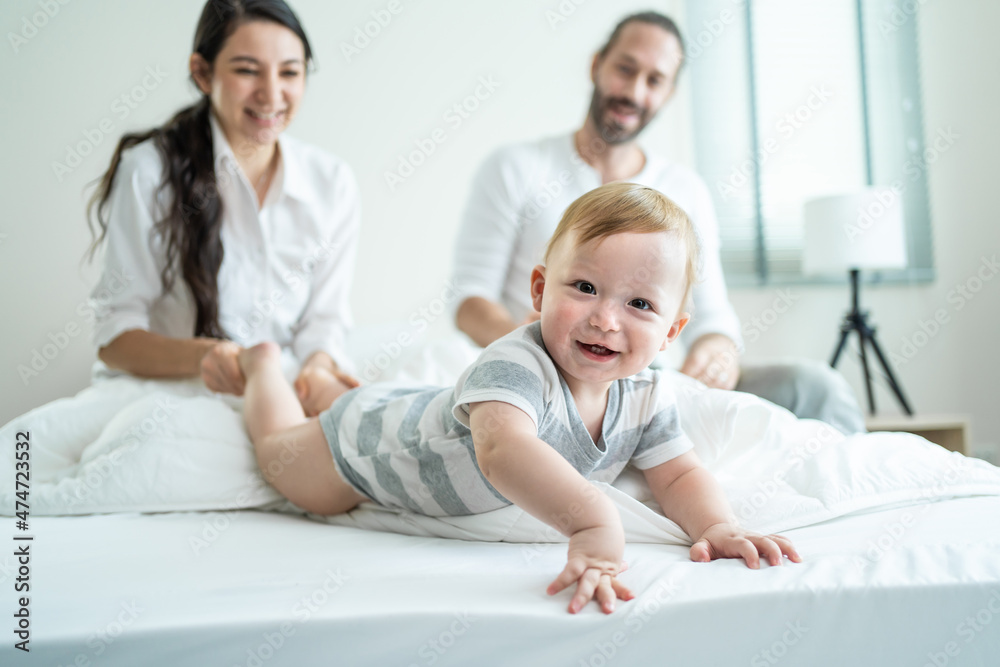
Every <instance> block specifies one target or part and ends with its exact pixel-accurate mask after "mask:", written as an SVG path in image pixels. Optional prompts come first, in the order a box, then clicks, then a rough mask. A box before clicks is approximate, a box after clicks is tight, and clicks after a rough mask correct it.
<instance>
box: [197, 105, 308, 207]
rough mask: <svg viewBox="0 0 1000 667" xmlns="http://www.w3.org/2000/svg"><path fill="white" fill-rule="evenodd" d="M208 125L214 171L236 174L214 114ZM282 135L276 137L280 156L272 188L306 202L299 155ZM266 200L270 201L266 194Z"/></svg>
mask: <svg viewBox="0 0 1000 667" xmlns="http://www.w3.org/2000/svg"><path fill="white" fill-rule="evenodd" d="M208 121H209V124H210V125H211V126H212V148H213V150H214V151H215V170H216V172H219V171H220V170H225V171H228V172H229V173H231V174H234V175H235V174H236V173H238V171H239V169H240V166H239V162H237V161H236V154H235V153H233V148H232V146H230V145H229V141H228V140H227V139H226V134H225V132H223V131H222V126H221V125H220V124H219V121H218V120H217V119H216V117H215V113H214V112H209V114H208ZM291 144H292V141H290V140H289V139H288V138H287V137H285V136H284V134H281V135H278V150H279V151H280V154H281V162H280V163H279V164H278V171H277V173H276V174H275V179H274V182H273V183H272V187H273V188H277V191H276V192H277V193H278V194H284V195H288V196H289V197H292V198H294V199H299V200H308V199H310V196H309V195H310V193H309V190H308V187H307V186H308V182H307V181H306V179H305V175H306V171H305V169H303V167H302V164H301V161H300V157H299V153H298V151H296V150H295V148H294V146H292V145H291ZM268 199H271V196H270V193H268Z"/></svg>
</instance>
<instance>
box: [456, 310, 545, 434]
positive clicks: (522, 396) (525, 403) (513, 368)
mask: <svg viewBox="0 0 1000 667" xmlns="http://www.w3.org/2000/svg"><path fill="white" fill-rule="evenodd" d="M533 329H537V327H534V328H533V327H528V328H527V329H519V330H517V331H515V332H514V333H512V334H510V335H508V336H505V337H504V338H501V339H500V340H498V341H496V342H495V343H493V344H492V345H490V346H489V347H488V348H486V350H484V351H483V354H482V355H481V356H480V357H479V359H478V360H477V361H476V363H474V364H473V365H472V366H470V367H469V368H468V369H467V370H466V371H465V373H463V374H462V377H460V378H459V380H458V383H457V384H456V386H455V406H454V409H453V414H454V415H455V418H456V419H457V420H458V421H460V422H461V423H462V424H464V425H466V426H468V425H469V405H470V404H471V403H482V402H485V401H500V402H502V403H509V404H510V405H513V406H514V407H516V408H519V409H520V410H522V411H523V412H524V413H525V414H527V415H528V416H529V417H530V418H531V420H532V421H533V422H534V423H535V427H536V428H537V427H538V425H539V422H540V420H541V418H542V414H543V413H544V411H545V403H546V399H545V396H546V386H552V383H553V382H554V383H555V384H556V386H558V383H559V379H558V375H557V371H556V370H555V365H554V364H553V363H552V360H551V359H549V357H548V354H546V352H545V350H544V348H542V347H540V346H539V345H538V344H537V343H535V342H533V341H532V338H533V335H532V334H533Z"/></svg>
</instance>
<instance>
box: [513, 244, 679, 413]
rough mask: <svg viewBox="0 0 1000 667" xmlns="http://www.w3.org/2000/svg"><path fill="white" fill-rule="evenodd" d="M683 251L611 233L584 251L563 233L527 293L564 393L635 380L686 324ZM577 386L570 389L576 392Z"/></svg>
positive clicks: (534, 275) (537, 272)
mask: <svg viewBox="0 0 1000 667" xmlns="http://www.w3.org/2000/svg"><path fill="white" fill-rule="evenodd" d="M685 263H686V257H685V251H684V247H683V244H682V243H681V242H680V241H679V240H678V238H677V236H676V235H675V234H672V233H667V232H662V233H653V234H635V233H627V234H615V235H614V236H609V237H607V238H604V239H600V240H597V241H591V242H589V243H586V244H584V245H580V246H578V245H577V244H576V237H575V234H568V235H566V236H565V237H564V238H563V239H561V240H560V241H559V243H558V244H557V245H556V247H554V248H553V249H552V252H551V253H550V256H549V262H548V265H547V266H545V267H542V266H539V267H536V268H535V271H534V272H533V274H532V284H531V293H532V299H533V302H534V306H535V308H536V309H537V310H539V311H540V312H541V314H542V317H541V320H542V338H543V340H544V341H545V347H546V348H547V349H548V352H549V354H550V355H551V356H552V359H553V360H554V361H555V363H556V365H557V366H558V368H559V370H560V371H561V372H562V375H563V377H564V378H565V379H566V382H567V384H569V386H570V389H571V390H572V391H574V394H575V393H576V389H577V388H582V387H583V385H585V384H593V385H594V388H599V387H598V386H597V385H604V388H606V386H607V385H608V384H610V383H611V382H612V381H614V380H617V379H620V378H624V377H628V376H630V375H634V374H635V373H638V372H639V371H641V370H643V369H644V368H646V367H647V366H649V364H650V363H651V362H652V361H653V358H654V357H655V356H656V353H657V352H659V351H660V350H663V349H664V348H666V346H667V344H668V343H670V342H671V341H673V340H674V339H675V338H676V337H677V335H678V334H679V333H680V331H681V329H682V328H683V327H684V325H685V324H686V323H687V317H688V315H687V313H681V312H679V311H680V308H681V305H682V304H681V300H682V299H683V298H684V292H685V289H686V287H687V283H686V280H685V275H684V269H685ZM574 385H575V386H574Z"/></svg>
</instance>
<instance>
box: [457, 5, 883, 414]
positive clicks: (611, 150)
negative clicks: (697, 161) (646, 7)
mask: <svg viewBox="0 0 1000 667" xmlns="http://www.w3.org/2000/svg"><path fill="white" fill-rule="evenodd" d="M683 62H684V42H683V39H682V37H681V34H680V30H679V29H678V28H677V26H676V24H675V23H674V22H673V21H672V20H671V19H669V18H667V17H665V16H663V15H661V14H658V13H655V12H643V13H639V14H634V15H631V16H628V17H626V18H625V19H623V20H622V21H621V22H620V23H619V24H618V25H617V26H616V27H615V29H614V31H613V32H612V34H611V36H610V37H609V39H608V41H607V43H606V44H605V45H604V46H603V47H602V48H601V49H600V50H599V51H598V52H597V53H596V54H595V56H594V59H593V62H592V63H591V71H590V75H591V80H592V82H593V84H594V92H593V96H592V99H591V103H590V109H589V111H588V113H587V118H586V120H585V122H584V124H583V127H581V128H580V129H579V130H577V131H576V132H574V133H573V134H572V135H570V136H560V137H554V138H550V139H545V140H542V141H540V142H535V143H530V144H519V145H514V146H509V147H505V148H502V149H500V150H499V151H497V152H496V153H494V154H493V155H492V156H491V157H490V158H488V159H487V161H486V163H485V164H484V165H483V166H482V167H481V169H480V171H479V173H478V174H477V176H476V179H475V181H474V182H473V185H472V193H471V196H470V200H469V202H468V205H467V208H466V211H465V216H464V219H463V221H462V226H461V229H460V231H459V237H458V241H457V244H456V253H455V267H456V269H455V284H456V285H457V287H458V290H459V292H460V295H459V299H458V304H459V305H458V309H457V311H456V315H455V321H456V325H457V326H458V328H459V329H460V330H462V331H463V332H465V333H466V334H467V335H468V336H469V337H470V338H472V340H474V341H475V342H476V343H478V344H479V345H482V346H486V345H488V344H489V343H491V342H493V341H494V340H496V339H497V338H499V337H501V336H503V335H505V334H507V333H509V332H510V331H512V330H513V329H514V328H516V327H517V326H519V325H521V324H523V323H525V322H529V321H531V320H533V319H536V318H537V317H538V313H537V312H535V311H534V310H533V308H532V307H531V302H530V299H529V291H528V285H529V281H530V275H531V270H532V268H533V267H534V266H535V265H536V264H539V263H541V259H542V255H543V254H544V251H545V244H546V243H547V241H548V239H549V237H550V236H551V234H552V232H553V230H554V229H555V227H556V225H557V224H558V222H559V219H560V217H561V216H562V213H563V211H564V210H565V209H566V207H567V206H568V205H569V204H570V203H571V202H572V201H573V200H575V199H576V198H577V197H579V196H580V195H583V194H584V193H586V192H589V191H590V190H592V189H594V188H596V187H598V186H600V185H602V184H604V183H609V182H612V181H631V182H635V183H639V184H642V185H647V186H650V187H653V188H656V189H657V190H660V191H661V192H663V193H664V194H666V195H667V196H668V197H670V198H671V199H673V200H674V201H675V202H676V203H677V204H678V205H680V206H681V208H683V209H684V210H685V211H686V212H687V213H688V215H689V216H690V217H691V220H692V222H693V223H694V225H695V228H696V229H697V230H698V234H699V238H700V241H701V247H702V256H703V264H702V267H701V282H700V283H699V284H698V285H697V286H696V287H695V290H694V293H693V304H694V308H693V317H692V319H691V323H690V324H689V326H688V327H687V328H686V329H685V330H684V333H683V334H682V336H681V340H682V342H683V343H684V344H685V346H686V347H687V357H686V359H685V360H684V363H683V365H682V366H681V369H680V370H681V372H682V373H686V374H687V375H690V376H692V377H695V378H697V379H699V380H701V381H702V382H704V383H705V384H706V385H708V386H710V387H718V388H722V389H734V388H735V389H737V390H739V391H747V392H750V393H754V394H757V395H759V396H762V397H763V398H766V399H768V400H770V401H772V402H774V403H777V404H779V405H782V406H784V407H786V408H788V409H790V410H791V411H792V412H794V413H795V414H796V415H797V416H799V417H802V418H816V419H822V420H824V421H826V422H828V423H830V424H832V425H834V426H835V427H837V428H839V429H840V430H842V431H844V432H846V433H854V432H863V431H864V418H863V416H862V413H861V410H860V408H859V407H858V404H857V401H856V399H855V398H854V395H853V392H852V391H851V389H850V387H849V386H848V384H847V382H846V381H845V380H844V379H843V377H841V376H840V375H839V374H838V373H837V372H836V371H834V370H833V369H831V368H829V367H828V366H826V365H825V364H821V363H819V362H809V361H799V362H795V363H789V364H780V365H769V366H763V367H751V368H743V369H741V368H740V364H739V357H740V350H741V348H742V340H741V337H740V325H739V320H738V319H737V317H736V313H735V311H734V310H733V308H732V305H731V304H730V303H729V299H728V296H727V294H726V286H725V282H724V278H723V274H722V265H721V262H720V260H719V239H718V229H717V224H716V220H715V211H714V208H713V206H712V201H711V196H710V194H709V191H708V188H707V187H706V185H705V183H704V182H703V181H702V180H701V179H700V178H699V177H698V176H697V175H696V174H694V173H693V172H691V171H690V170H688V169H686V168H684V167H682V166H680V165H677V164H674V163H671V162H668V161H667V160H665V159H663V158H661V157H660V156H658V155H655V154H653V153H651V152H649V151H646V150H644V149H643V148H642V147H640V146H639V144H638V143H637V142H636V138H637V137H638V135H639V134H640V133H641V132H642V130H643V128H645V127H646V125H647V124H648V123H649V122H650V121H651V120H652V119H653V118H654V117H655V116H656V114H657V113H658V112H659V111H660V109H662V108H663V106H664V105H665V104H666V103H667V102H668V101H669V100H670V99H671V98H672V97H673V95H674V92H675V91H676V83H677V77H678V75H679V74H680V70H681V67H682V65H683ZM640 268H641V267H637V270H639V269H640Z"/></svg>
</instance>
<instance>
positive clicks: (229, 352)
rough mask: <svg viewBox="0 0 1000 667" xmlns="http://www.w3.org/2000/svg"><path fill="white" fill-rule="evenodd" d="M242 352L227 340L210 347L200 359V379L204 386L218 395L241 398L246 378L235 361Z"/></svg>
mask: <svg viewBox="0 0 1000 667" xmlns="http://www.w3.org/2000/svg"><path fill="white" fill-rule="evenodd" d="M242 350H243V348H242V347H240V346H239V345H237V344H236V343H234V342H232V341H229V340H221V341H219V342H218V343H216V344H215V345H213V346H212V347H210V348H209V349H208V352H206V353H205V356H203V357H202V358H201V379H202V380H203V381H204V382H205V386H206V387H208V388H209V389H210V390H211V391H214V392H217V393H220V394H234V395H236V396H242V395H243V388H244V386H245V385H246V378H244V377H243V371H241V370H240V364H239V361H238V360H237V357H238V356H239V354H240V352H241V351H242Z"/></svg>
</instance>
